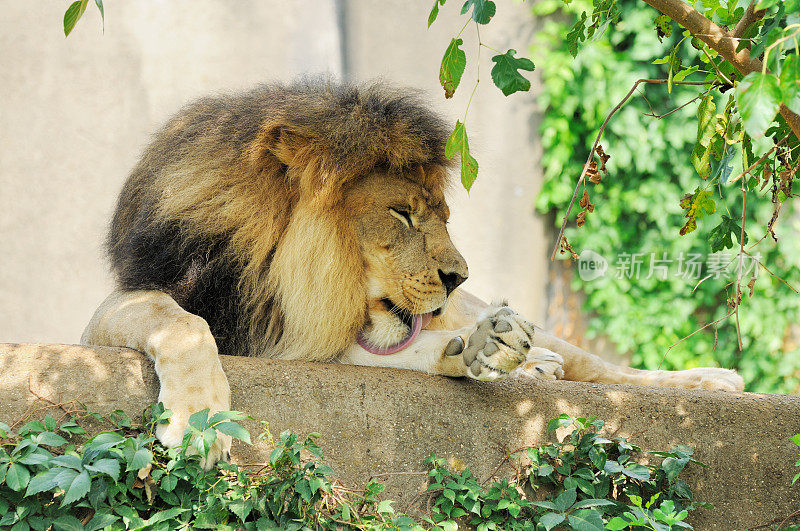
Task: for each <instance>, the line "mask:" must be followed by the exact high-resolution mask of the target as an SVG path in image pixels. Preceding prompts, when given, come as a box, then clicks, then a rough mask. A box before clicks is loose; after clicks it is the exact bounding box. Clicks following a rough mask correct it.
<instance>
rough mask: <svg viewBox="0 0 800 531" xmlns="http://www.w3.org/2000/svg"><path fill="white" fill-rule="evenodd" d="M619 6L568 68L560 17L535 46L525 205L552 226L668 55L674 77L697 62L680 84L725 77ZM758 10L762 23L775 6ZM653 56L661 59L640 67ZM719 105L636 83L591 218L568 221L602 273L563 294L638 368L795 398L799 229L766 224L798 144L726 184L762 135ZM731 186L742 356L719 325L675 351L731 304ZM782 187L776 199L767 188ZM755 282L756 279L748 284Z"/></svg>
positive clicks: (732, 106) (547, 5)
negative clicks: (739, 382)
mask: <svg viewBox="0 0 800 531" xmlns="http://www.w3.org/2000/svg"><path fill="white" fill-rule="evenodd" d="M712 4H714V5H716V4H715V3H714V1H713V0H711V1H709V2H704V4H703V5H712ZM618 5H619V8H620V11H621V13H623V16H622V17H621V18H620V21H619V23H618V24H617V25H616V26H615V27H614V31H609V32H607V33H606V35H604V36H603V37H602V38H598V39H596V40H595V41H594V42H592V43H591V45H585V46H584V47H583V48H582V49H581V50H580V53H579V54H578V55H577V58H576V59H575V60H572V59H571V52H570V49H569V47H570V44H569V43H568V42H565V41H564V40H563V35H564V34H565V32H566V31H568V29H569V27H570V26H571V23H570V21H569V18H567V19H566V21H563V20H564V19H563V18H555V17H553V18H548V19H546V22H545V23H544V30H543V31H542V32H541V33H540V34H539V41H538V42H537V46H536V50H537V54H538V55H537V62H538V63H539V66H540V70H541V72H542V79H543V93H542V94H541V95H540V96H539V102H540V105H541V106H542V109H543V115H544V118H543V121H542V124H541V134H542V143H543V157H542V162H543V165H544V169H545V184H544V186H543V189H542V192H541V194H540V196H539V198H538V202H537V206H538V208H539V209H540V210H541V211H543V212H545V211H555V212H556V215H557V219H559V220H560V218H561V216H562V215H563V214H564V208H565V206H566V205H567V204H568V203H569V199H570V197H571V195H572V191H573V187H574V184H575V180H576V178H577V176H578V174H579V173H580V171H579V170H580V168H581V166H582V165H583V164H584V162H585V160H586V159H585V154H586V153H588V151H589V149H590V146H591V144H592V141H593V140H594V138H595V135H596V133H597V129H598V127H599V124H601V123H602V122H603V120H604V119H605V117H606V115H607V113H608V112H609V110H610V109H611V108H612V107H614V106H615V105H616V104H617V103H619V101H620V100H621V99H622V97H623V95H624V94H625V92H626V91H627V90H628V89H629V88H630V87H631V86H632V84H633V82H634V81H635V80H637V79H653V78H663V77H665V74H666V73H667V72H666V71H665V70H668V68H669V67H668V63H669V62H670V56H673V57H675V56H677V57H681V58H682V59H681V65H682V66H680V67H678V68H677V69H675V68H673V70H675V71H677V74H680V73H681V72H685V71H687V69H689V68H692V67H694V66H698V69H697V70H695V71H694V73H693V74H691V75H690V78H689V79H691V76H696V77H701V78H703V77H709V76H714V77H718V76H719V74H718V73H717V71H718V70H719V71H720V72H722V73H723V74H724V75H725V76H728V75H729V74H730V75H733V69H732V67H730V66H729V65H728V66H726V64H725V63H724V62H723V61H720V59H719V57H718V56H716V55H715V52H714V51H713V50H709V49H706V51H708V53H709V55H711V56H712V57H714V59H713V65H712V61H709V60H708V58H707V57H706V55H705V54H704V53H703V51H702V50H698V49H697V48H695V47H694V46H692V45H690V38H688V37H686V36H685V35H683V34H682V33H679V32H677V31H675V32H674V33H673V35H672V37H668V36H666V35H663V36H662V37H661V39H662V40H661V41H660V40H659V35H658V32H657V31H655V30H654V28H653V25H654V24H653V11H652V10H651V9H650V8H649V7H647V6H644V5H642V3H641V2H635V1H632V0H623V1H621V2H619V3H618ZM589 9H592V4H590V3H589V2H588V1H586V0H574V1H573V2H572V3H571V4H570V5H569V6H564V4H563V2H561V1H560V0H544V1H542V2H540V3H537V5H536V6H535V7H534V11H535V13H536V14H538V15H540V16H546V15H549V14H554V13H557V12H561V13H566V14H567V15H569V16H572V17H582V16H583V15H582V13H584V12H585V11H587V10H589ZM720 9H721V8H720ZM770 9H771V10H772V12H774V13H776V12H777V9H778V8H777V6H776V7H773V8H770ZM712 16H715V17H723V16H724V17H728V11H727V10H726V11H724V12H723V11H720V10H717V12H715V13H714V14H713V15H712ZM737 16H741V12H738V15H737V14H736V12H734V13H733V14H731V18H730V19H728V18H720V21H721V22H725V23H729V24H730V27H732V26H734V25H735V20H737V19H736V17H737ZM788 18H789V17H788V16H785V17H784V18H783V19H782V20H781V21H779V22H780V23H779V24H778V25H777V26H775V28H776V29H775V30H770V31H773V32H777V33H778V34H786V31H785V29H782V26H781V24H787V23H788V22H789V20H788ZM562 21H563V22H562ZM769 23H770V22H769V20H766V21H763V22H758V23H757V24H756V26H757V27H756V28H754V29H753V31H754V32H755V33H756V34H759V31H760V30H759V28H761V27H763V25H764V24H769ZM789 31H790V32H791V30H789ZM758 38H759V37H756V39H758ZM662 41H663V42H662ZM772 42H776V41H772ZM787 42H790V41H787ZM756 44H757V42H756ZM778 46H780V45H778ZM778 46H776V48H777V47H778ZM676 48H677V49H678V52H676V53H675V54H673V53H672V52H673V51H674V50H675V49H676ZM790 52H791V53H790ZM794 56H795V54H794V49H791V50H788V49H787V50H784V55H783V65H784V67H786V65H787V64H788V65H789V67H790V68H794V64H795V61H796V59H793V58H792V57H794ZM654 57H655V58H661V59H663V61H662V60H656V61H653V58H654ZM704 60H705V61H704ZM674 62H675V61H674V59H673V63H674ZM653 63H656V64H653ZM687 65H691V66H688V68H687ZM677 74H676V77H677ZM711 81H714V80H713V79H712V80H711ZM717 82H718V81H717ZM723 83H724V82H723ZM784 85H785V86H787V87H791V86H792V85H791V84H789V83H785V84H784ZM721 88H724V86H722V87H721ZM788 90H789V91H791V88H789V89H788ZM733 93H735V90H730V89H728V90H727V91H726V92H724V93H720V92H719V91H718V90H716V89H714V90H711V91H708V92H707V93H705V89H704V91H703V92H701V93H700V94H698V93H697V88H696V87H691V86H690V87H687V86H682V85H679V84H676V85H674V86H673V87H672V91H671V92H670V90H669V88H668V87H667V86H666V85H648V86H646V88H645V92H644V97H643V98H634V99H632V100H631V101H630V103H628V104H627V105H626V106H625V107H623V108H622V109H621V110H620V111H619V112H617V113H616V114H615V115H614V117H613V118H612V119H611V120H610V122H609V124H608V126H607V127H606V129H605V132H604V140H603V144H604V145H605V151H606V153H608V154H609V155H612V157H611V159H610V160H609V161H608V164H607V169H608V176H606V177H605V178H603V180H602V182H601V183H599V184H594V185H592V186H591V189H590V190H589V191H590V192H591V194H592V199H593V200H594V203H595V204H596V208H594V210H593V212H592V213H591V215H588V216H587V215H586V213H583V212H581V213H579V215H578V224H579V225H581V224H582V223H584V226H583V228H582V229H574V228H567V230H566V232H565V235H566V236H567V238H568V239H569V241H570V242H571V243H572V246H574V247H575V249H577V252H578V253H580V251H581V249H591V250H593V251H595V252H597V253H599V254H600V255H602V256H604V257H606V259H607V260H608V261H609V270H608V271H609V272H608V274H607V275H606V276H605V277H603V278H600V279H597V280H594V281H592V282H585V283H584V282H580V281H579V280H578V279H575V280H574V282H573V285H572V286H573V289H575V290H581V291H582V292H583V293H585V295H586V299H585V307H586V308H587V310H589V311H590V312H591V314H592V315H593V317H592V318H591V319H590V321H589V325H588V328H589V335H590V337H593V336H595V335H598V334H605V335H606V336H607V337H608V338H610V339H611V340H612V341H613V343H614V344H615V345H616V346H617V348H618V349H619V350H620V351H622V352H631V353H632V361H633V364H634V365H635V366H637V367H640V368H649V369H655V368H662V369H684V368H692V367H697V366H703V365H721V366H724V367H729V368H735V369H737V370H738V371H739V372H740V373H741V374H742V376H743V377H744V378H745V381H746V382H747V389H748V390H751V391H761V392H796V391H797V390H798V388H800V356H799V355H798V354H800V345H798V344H797V342H796V341H795V340H794V339H793V337H794V335H793V334H795V331H794V323H796V322H797V315H798V312H800V298H799V297H798V295H797V293H795V292H794V291H793V289H792V288H790V287H789V285H787V284H790V285H792V286H794V287H795V288H797V287H800V254H799V252H800V247H798V243H797V238H795V237H794V236H793V234H794V232H795V231H796V230H798V228H800V223H798V220H797V218H796V217H795V216H790V215H786V216H785V217H783V216H782V217H781V221H780V226H779V225H778V224H777V223H776V220H777V219H778V213H779V212H781V213H782V212H783V211H781V209H780V205H781V203H782V202H783V201H784V200H785V199H787V198H788V197H790V194H791V193H792V192H791V189H790V187H791V182H792V180H793V175H794V174H793V173H792V171H793V170H792V168H794V167H796V166H797V160H798V159H797V153H798V151H799V150H800V148H798V147H797V144H796V143H793V142H794V141H792V142H789V141H788V140H787V142H785V143H784V144H781V147H783V146H786V147H785V150H782V149H780V150H776V151H774V152H773V153H772V155H770V156H768V157H766V158H765V159H764V161H763V162H762V163H761V165H760V166H759V165H756V166H755V168H754V169H753V170H751V173H750V174H748V175H745V176H744V177H741V178H740V179H739V180H737V181H734V182H733V183H732V182H731V181H732V180H733V176H737V175H739V174H740V173H741V172H742V171H743V170H744V169H746V168H748V167H750V166H752V165H753V164H754V163H755V162H756V161H757V160H758V159H759V158H760V157H761V156H762V155H764V154H765V153H766V151H767V150H766V149H765V147H764V146H760V145H759V143H760V142H761V143H763V140H764V137H763V136H762V137H761V139H757V138H754V137H751V136H750V134H749V133H748V132H747V127H746V126H743V120H742V118H741V116H740V109H739V108H738V106H737V105H736V96H733V97H732V94H733ZM698 95H700V96H701V97H700V98H699V99H697V100H695V98H696V97H697V96H698ZM691 100H695V102H694V103H693V104H690V105H687V106H686V107H683V108H681V109H679V110H677V111H675V112H672V113H671V114H670V115H669V116H665V117H664V118H662V119H655V118H653V117H651V116H646V115H660V114H662V113H665V112H667V111H671V110H672V109H674V108H677V107H679V106H680V105H682V104H684V103H686V102H689V101H691ZM695 106H696V107H695ZM687 124H694V125H687ZM768 131H769V132H768V133H767V134H768V135H771V140H770V142H771V143H772V142H774V140H772V139H776V138H777V139H781V138H783V137H784V136H786V133H787V129H786V126H785V124H784V123H783V122H782V118H780V117H779V116H778V117H776V118H775V122H773V124H772V125H770V129H769V130H768ZM772 145H774V143H773V144H772ZM576 168H577V169H578V171H576ZM742 180H744V185H745V188H746V190H747V212H746V215H745V223H746V226H745V238H746V242H747V243H746V247H745V250H746V251H747V252H748V253H749V255H748V254H746V255H744V256H743V261H744V264H745V266H746V267H745V268H744V269H745V275H743V281H742V284H748V286H746V287H745V288H751V289H752V291H748V289H745V290H744V293H743V294H740V298H746V299H747V304H745V305H742V307H741V308H739V316H738V317H739V331H740V334H741V338H742V344H743V347H744V348H743V350H742V351H739V348H738V339H737V330H736V322H735V321H734V320H733V318H729V319H728V320H725V319H723V320H721V321H720V322H719V323H717V324H715V325H713V326H708V327H707V328H705V329H703V330H702V331H700V332H698V333H696V334H694V335H693V336H691V337H689V338H687V339H685V340H683V341H680V340H681V339H682V338H685V337H686V336H688V335H690V334H692V333H693V332H695V331H697V330H698V329H699V328H701V327H703V326H706V325H707V324H708V323H711V322H714V321H717V320H719V319H721V318H724V317H725V316H726V315H728V314H729V313H731V312H732V310H733V309H734V308H735V306H736V304H735V303H736V298H737V297H736V291H737V287H736V285H735V281H736V274H737V269H738V256H737V255H738V253H739V250H740V245H739V237H740V233H741V231H740V228H741V222H742V192H741V186H742ZM782 186H783V187H784V189H786V190H787V191H788V193H786V192H785V191H784V192H782V191H781V187H782ZM581 214H582V216H581ZM621 220H624V222H621ZM756 231H763V232H761V234H758V233H757V232H756ZM690 233H691V234H690ZM754 233H755V234H754ZM765 233H766V234H765ZM684 234H685V236H684ZM762 234H764V236H766V237H762ZM773 235H774V237H775V238H777V240H778V241H777V242H775V241H774V240H773ZM715 251H716V252H715ZM664 254H666V256H667V258H669V259H671V260H672V262H671V267H670V269H669V271H668V275H666V276H660V275H658V274H655V273H651V271H653V270H651V269H650V268H651V265H652V264H653V263H654V262H653V260H654V258H655V259H660V258H662V256H663V255H664ZM624 257H627V258H628V259H629V260H630V259H631V258H632V257H638V259H639V260H640V261H641V264H640V268H641V271H640V275H639V276H638V278H631V277H630V276H628V275H626V274H624V273H625V271H624V269H623V263H622V261H623V258H624ZM752 257H755V258H758V260H759V261H760V263H762V264H765V266H766V267H769V268H770V270H771V271H773V272H774V273H775V275H777V276H773V275H771V274H769V273H768V272H767V270H766V269H764V267H761V266H759V265H757V264H756V263H754V262H753V260H752ZM693 259H696V263H694V264H693V263H692V262H693ZM694 266H701V267H702V268H703V269H702V271H703V273H702V274H701V275H700V276H699V277H696V276H693V275H691V276H690V275H688V274H684V273H688V272H689V271H690V269H691V268H692V267H694ZM712 266H714V267H715V268H716V271H717V272H716V273H714V274H712V276H711V277H710V278H707V279H706V280H704V281H703V282H700V283H699V285H698V282H699V281H700V280H702V279H704V278H705V277H706V276H707V274H709V273H713V272H714V270H712ZM756 271H757V272H758V277H757V278H756V280H753V276H754V272H756ZM778 277H780V278H778ZM751 283H752V284H751ZM729 301H731V302H733V303H734V306H731V305H730V303H729ZM673 345H674V346H673ZM670 347H672V348H670Z"/></svg>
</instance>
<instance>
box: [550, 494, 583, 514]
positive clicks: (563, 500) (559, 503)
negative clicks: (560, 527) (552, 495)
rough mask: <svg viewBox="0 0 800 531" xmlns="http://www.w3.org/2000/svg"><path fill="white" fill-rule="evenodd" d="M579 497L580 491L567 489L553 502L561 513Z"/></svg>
mask: <svg viewBox="0 0 800 531" xmlns="http://www.w3.org/2000/svg"><path fill="white" fill-rule="evenodd" d="M577 498H578V493H577V491H576V490H575V489H569V490H565V491H564V492H562V493H561V494H559V495H558V496H557V497H556V499H555V500H553V503H554V504H555V506H556V510H557V511H558V512H560V513H563V512H565V511H566V510H567V509H569V508H570V507H572V504H573V503H575V500H576V499H577Z"/></svg>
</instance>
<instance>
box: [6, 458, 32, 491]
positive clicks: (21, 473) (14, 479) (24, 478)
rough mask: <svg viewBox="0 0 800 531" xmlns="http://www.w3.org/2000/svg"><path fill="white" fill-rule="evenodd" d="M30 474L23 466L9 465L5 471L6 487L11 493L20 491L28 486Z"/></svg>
mask: <svg viewBox="0 0 800 531" xmlns="http://www.w3.org/2000/svg"><path fill="white" fill-rule="evenodd" d="M30 479H31V473H30V471H28V468H27V467H26V466H25V465H20V464H19V463H11V464H10V465H9V466H8V470H7V471H6V485H8V488H10V489H11V490H13V491H17V492H19V491H21V490H22V489H24V488H25V487H27V486H28V481H30Z"/></svg>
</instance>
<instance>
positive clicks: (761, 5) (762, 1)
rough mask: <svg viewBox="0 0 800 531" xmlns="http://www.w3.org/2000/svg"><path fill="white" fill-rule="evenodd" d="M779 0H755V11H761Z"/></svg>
mask: <svg viewBox="0 0 800 531" xmlns="http://www.w3.org/2000/svg"><path fill="white" fill-rule="evenodd" d="M779 1H780V0H758V2H756V7H755V10H756V11H761V10H762V9H769V8H770V7H772V6H774V5H775V4H777V3H778V2H779Z"/></svg>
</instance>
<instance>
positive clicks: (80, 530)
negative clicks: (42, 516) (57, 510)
mask: <svg viewBox="0 0 800 531" xmlns="http://www.w3.org/2000/svg"><path fill="white" fill-rule="evenodd" d="M53 527H54V528H55V529H56V530H57V531H84V527H83V524H82V523H81V521H80V520H78V519H77V518H75V517H74V516H72V515H71V514H65V515H62V516H59V517H58V518H56V519H55V520H53Z"/></svg>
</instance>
